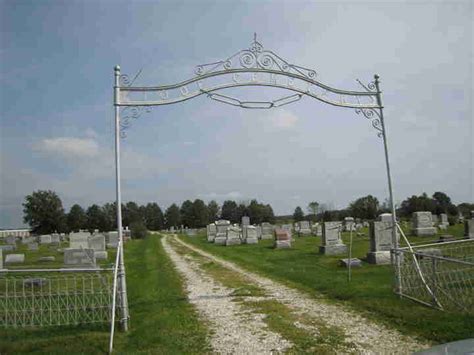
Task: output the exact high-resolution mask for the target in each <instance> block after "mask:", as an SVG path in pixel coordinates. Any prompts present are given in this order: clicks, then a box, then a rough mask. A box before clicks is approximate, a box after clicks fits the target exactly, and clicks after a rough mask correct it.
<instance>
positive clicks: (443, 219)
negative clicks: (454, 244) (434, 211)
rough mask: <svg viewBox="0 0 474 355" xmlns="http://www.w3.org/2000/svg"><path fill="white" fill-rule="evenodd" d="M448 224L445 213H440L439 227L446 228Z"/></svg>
mask: <svg viewBox="0 0 474 355" xmlns="http://www.w3.org/2000/svg"><path fill="white" fill-rule="evenodd" d="M448 226H449V222H448V215H447V214H446V213H441V214H440V215H439V228H440V229H442V230H446V229H447V228H448Z"/></svg>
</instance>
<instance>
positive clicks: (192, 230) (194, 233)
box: [186, 228, 196, 237]
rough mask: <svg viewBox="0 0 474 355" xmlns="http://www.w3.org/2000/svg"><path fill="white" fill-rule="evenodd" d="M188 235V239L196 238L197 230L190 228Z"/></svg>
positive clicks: (187, 231)
mask: <svg viewBox="0 0 474 355" xmlns="http://www.w3.org/2000/svg"><path fill="white" fill-rule="evenodd" d="M186 235H187V236H188V237H195V236H196V229H194V228H189V229H187V230H186Z"/></svg>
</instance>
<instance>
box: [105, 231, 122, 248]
mask: <svg viewBox="0 0 474 355" xmlns="http://www.w3.org/2000/svg"><path fill="white" fill-rule="evenodd" d="M118 242H119V236H118V232H117V231H113V232H108V233H107V248H117V247H118Z"/></svg>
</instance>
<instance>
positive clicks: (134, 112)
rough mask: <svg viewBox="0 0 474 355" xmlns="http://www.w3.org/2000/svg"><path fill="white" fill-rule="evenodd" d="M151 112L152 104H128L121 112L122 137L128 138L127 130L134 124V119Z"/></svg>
mask: <svg viewBox="0 0 474 355" xmlns="http://www.w3.org/2000/svg"><path fill="white" fill-rule="evenodd" d="M149 112H151V107H150V106H127V107H124V108H123V109H122V111H121V113H120V137H121V138H126V137H127V133H126V130H127V129H128V128H130V126H131V125H132V120H136V119H138V118H139V117H140V116H141V115H142V114H143V113H149Z"/></svg>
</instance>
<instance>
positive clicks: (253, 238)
mask: <svg viewBox="0 0 474 355" xmlns="http://www.w3.org/2000/svg"><path fill="white" fill-rule="evenodd" d="M244 231H245V232H244ZM242 239H243V241H244V243H245V244H257V243H258V234H257V228H256V227H254V226H244V227H243V228H242Z"/></svg>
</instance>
